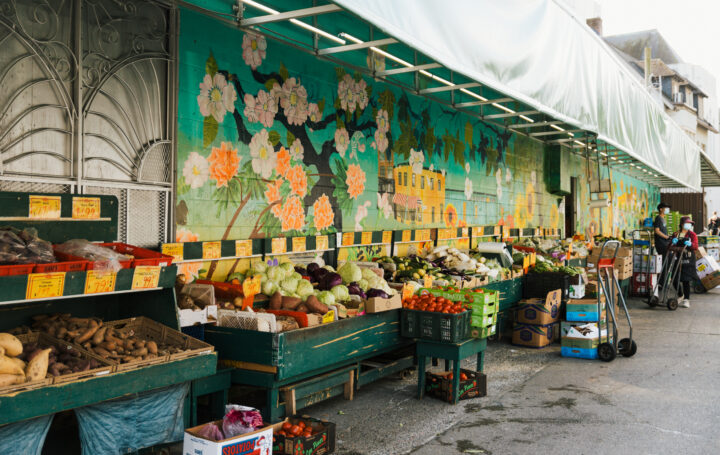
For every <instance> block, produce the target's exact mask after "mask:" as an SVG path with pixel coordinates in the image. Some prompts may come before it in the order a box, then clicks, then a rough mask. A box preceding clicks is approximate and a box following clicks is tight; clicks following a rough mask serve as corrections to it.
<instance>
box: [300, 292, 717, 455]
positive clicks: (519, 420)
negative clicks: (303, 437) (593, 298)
mask: <svg viewBox="0 0 720 455" xmlns="http://www.w3.org/2000/svg"><path fill="white" fill-rule="evenodd" d="M629 306H630V314H631V317H632V318H633V324H634V338H635V339H636V340H637V343H638V353H637V354H636V355H635V356H634V357H632V358H624V357H618V358H617V359H616V360H615V361H613V362H611V363H604V362H601V361H599V360H595V361H593V360H579V359H567V358H563V357H560V353H559V351H560V349H559V345H553V346H551V347H548V348H546V349H541V350H533V349H524V348H519V347H514V346H511V345H509V344H507V343H505V342H492V343H490V345H489V347H488V351H487V354H486V373H487V374H488V396H487V397H484V398H476V399H472V400H464V401H461V402H460V403H459V404H458V405H456V406H452V405H449V404H446V403H443V402H441V401H439V400H437V399H433V398H425V399H423V400H422V401H420V400H417V399H416V398H415V393H416V376H415V375H412V376H411V377H410V378H406V379H403V380H400V379H396V380H393V379H386V380H382V381H379V382H377V383H375V384H372V385H370V386H367V387H364V388H363V389H361V390H360V391H359V392H358V393H357V394H356V397H355V400H354V401H345V400H343V399H342V398H337V399H333V400H329V401H327V402H324V403H320V404H318V405H316V406H313V407H310V408H307V409H305V410H303V411H302V412H304V413H307V414H310V415H313V416H316V417H324V418H327V419H329V420H331V421H333V422H336V423H337V426H338V448H337V453H339V454H345V455H374V454H378V455H380V454H383V455H387V454H407V453H412V454H418V455H428V454H461V453H472V454H495V455H497V454H527V453H535V454H545V453H548V454H550V453H551V454H553V455H561V454H573V455H580V454H598V453H601V454H605V453H613V454H626V453H627V454H665V453H673V454H677V453H682V454H695V453H697V454H709V453H720V425H719V424H720V388H719V387H718V385H717V384H718V378H720V362H719V361H718V359H720V343H719V341H720V292H718V291H715V292H713V293H709V294H705V295H697V296H695V295H694V296H693V301H692V303H691V308H689V309H683V308H680V309H678V310H677V311H674V312H671V311H668V310H667V309H665V308H655V309H649V308H648V307H647V306H645V304H644V303H642V302H640V301H631V302H630V303H629ZM621 328H622V329H623V330H624V331H625V332H621V337H622V336H627V335H626V330H627V326H626V325H623V326H622V327H621ZM467 366H469V367H473V366H474V365H473V362H467Z"/></svg>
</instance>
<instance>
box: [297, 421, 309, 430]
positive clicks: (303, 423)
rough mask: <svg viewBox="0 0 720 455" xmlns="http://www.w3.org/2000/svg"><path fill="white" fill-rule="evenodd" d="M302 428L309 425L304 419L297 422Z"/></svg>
mask: <svg viewBox="0 0 720 455" xmlns="http://www.w3.org/2000/svg"><path fill="white" fill-rule="evenodd" d="M297 425H298V426H299V427H300V428H305V427H306V426H307V425H306V424H305V422H303V421H302V420H301V421H299V422H298V424H297Z"/></svg>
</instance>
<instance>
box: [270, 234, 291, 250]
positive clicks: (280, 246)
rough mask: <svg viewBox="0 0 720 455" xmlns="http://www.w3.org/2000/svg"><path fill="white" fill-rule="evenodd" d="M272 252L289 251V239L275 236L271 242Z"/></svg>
mask: <svg viewBox="0 0 720 455" xmlns="http://www.w3.org/2000/svg"><path fill="white" fill-rule="evenodd" d="M270 251H271V252H272V254H283V253H286V252H287V239H285V237H275V238H274V239H272V243H271V244H270Z"/></svg>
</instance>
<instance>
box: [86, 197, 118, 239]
mask: <svg viewBox="0 0 720 455" xmlns="http://www.w3.org/2000/svg"><path fill="white" fill-rule="evenodd" d="M127 192H128V190H126V189H124V188H112V187H106V186H86V187H85V191H84V193H85V194H111V195H113V196H115V197H117V198H118V238H117V241H118V242H125V243H127V231H128V217H127V213H128V212H127ZM108 240H113V239H108Z"/></svg>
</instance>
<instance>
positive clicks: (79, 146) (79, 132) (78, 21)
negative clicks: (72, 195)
mask: <svg viewBox="0 0 720 455" xmlns="http://www.w3.org/2000/svg"><path fill="white" fill-rule="evenodd" d="M82 4H83V2H82V0H75V1H74V2H73V6H74V7H75V11H74V12H75V14H74V16H75V18H74V22H75V24H74V30H73V38H74V40H75V42H74V43H73V45H74V46H73V47H74V50H75V59H76V61H77V66H76V67H75V82H74V87H73V91H74V92H75V131H74V133H75V150H74V153H73V155H74V157H75V159H74V162H73V169H72V172H73V173H74V174H75V179H76V181H77V184H78V188H80V187H81V185H82V180H83V167H84V166H83V161H84V158H83V130H84V127H83V120H84V119H83V110H84V109H83V98H82V66H83V49H82Z"/></svg>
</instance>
